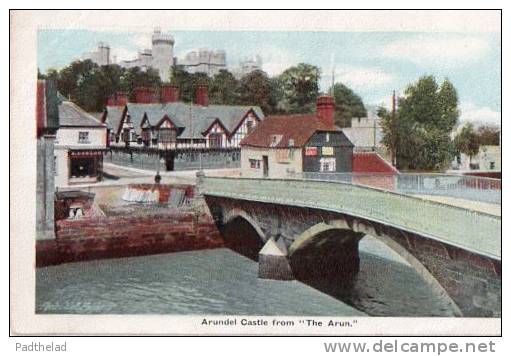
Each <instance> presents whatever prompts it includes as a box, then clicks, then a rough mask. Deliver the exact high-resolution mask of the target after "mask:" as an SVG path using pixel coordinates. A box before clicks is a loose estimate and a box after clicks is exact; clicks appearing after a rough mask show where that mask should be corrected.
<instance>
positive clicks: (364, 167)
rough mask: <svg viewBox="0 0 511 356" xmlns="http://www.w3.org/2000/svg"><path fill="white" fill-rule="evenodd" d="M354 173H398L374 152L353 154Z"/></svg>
mask: <svg viewBox="0 0 511 356" xmlns="http://www.w3.org/2000/svg"><path fill="white" fill-rule="evenodd" d="M353 172H354V173H389V174H397V173H399V171H398V170H397V169H396V168H394V167H393V166H392V165H391V164H390V163H389V162H387V161H386V160H384V159H383V157H382V156H380V155H379V154H378V153H376V152H353Z"/></svg>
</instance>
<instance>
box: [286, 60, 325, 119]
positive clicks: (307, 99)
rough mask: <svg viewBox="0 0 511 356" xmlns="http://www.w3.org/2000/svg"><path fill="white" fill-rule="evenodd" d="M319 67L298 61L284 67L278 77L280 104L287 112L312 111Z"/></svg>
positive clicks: (317, 93) (316, 94)
mask: <svg viewBox="0 0 511 356" xmlns="http://www.w3.org/2000/svg"><path fill="white" fill-rule="evenodd" d="M319 78H320V69H319V68H318V67H317V66H314V65H311V64H307V63H300V64H298V65H296V66H293V67H290V68H288V69H286V70H285V71H284V72H283V73H282V74H281V75H280V76H279V78H278V81H279V85H280V87H281V90H282V94H283V95H282V97H281V98H280V100H279V103H278V105H280V106H281V107H282V108H283V109H284V111H285V112H288V113H306V112H313V111H314V109H315V107H316V98H317V97H318V95H319Z"/></svg>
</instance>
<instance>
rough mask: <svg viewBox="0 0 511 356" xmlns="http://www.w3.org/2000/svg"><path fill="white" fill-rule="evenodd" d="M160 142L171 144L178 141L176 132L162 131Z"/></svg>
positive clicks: (162, 129)
mask: <svg viewBox="0 0 511 356" xmlns="http://www.w3.org/2000/svg"><path fill="white" fill-rule="evenodd" d="M159 140H160V142H161V143H171V142H174V141H175V140H176V132H175V131H174V130H171V129H164V128H161V129H160V133H159Z"/></svg>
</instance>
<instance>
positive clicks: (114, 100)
mask: <svg viewBox="0 0 511 356" xmlns="http://www.w3.org/2000/svg"><path fill="white" fill-rule="evenodd" d="M116 105H117V98H116V97H115V94H112V95H110V96H109V97H108V99H107V100H106V106H116Z"/></svg>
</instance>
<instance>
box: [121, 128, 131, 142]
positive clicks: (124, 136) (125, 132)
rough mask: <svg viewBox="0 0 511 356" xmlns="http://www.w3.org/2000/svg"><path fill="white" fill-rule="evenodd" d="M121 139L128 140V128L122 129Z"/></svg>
mask: <svg viewBox="0 0 511 356" xmlns="http://www.w3.org/2000/svg"><path fill="white" fill-rule="evenodd" d="M122 140H123V141H124V142H129V141H131V140H130V129H124V130H122Z"/></svg>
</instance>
